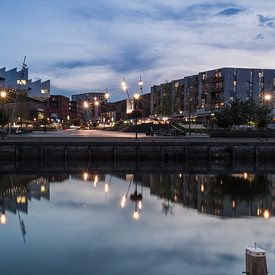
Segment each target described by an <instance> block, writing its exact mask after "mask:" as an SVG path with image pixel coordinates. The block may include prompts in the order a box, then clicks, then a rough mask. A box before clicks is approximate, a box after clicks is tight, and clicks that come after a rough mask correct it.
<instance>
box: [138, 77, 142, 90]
mask: <svg viewBox="0 0 275 275" xmlns="http://www.w3.org/2000/svg"><path fill="white" fill-rule="evenodd" d="M138 86H139V90H140V94H141V95H142V94H143V81H142V79H141V75H140V76H139V82H138Z"/></svg>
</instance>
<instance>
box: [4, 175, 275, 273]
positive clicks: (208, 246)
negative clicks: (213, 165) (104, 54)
mask: <svg viewBox="0 0 275 275" xmlns="http://www.w3.org/2000/svg"><path fill="white" fill-rule="evenodd" d="M0 180H1V186H0V188H1V200H0V201H1V207H2V215H1V224H0V244H1V257H0V266H1V274H4V275H13V274H14V275H19V274H22V275H25V274H26V275H31V274H33V275H40V274H41V275H42V274H43V275H44V274H58V275H60V274H66V275H75V274H138V275H140V274H158V275H159V274H188V275H189V274H198V275H202V274H207V275H215V274H217V275H220V274H228V275H232V274H241V272H242V271H244V249H245V247H247V246H253V245H254V242H257V243H258V245H259V246H260V247H262V248H264V249H266V250H267V255H268V258H267V261H268V270H269V272H270V274H274V272H275V261H274V259H275V257H274V256H275V250H274V248H275V238H274V237H275V231H274V228H275V227H274V226H275V220H274V218H273V217H272V216H273V214H275V201H274V200H275V175H272V174H263V173H262V174H249V173H246V172H243V173H238V174H229V175H228V174H224V175H223V174H219V175H217V174H200V173H198V174H194V173H192V174H186V173H182V172H180V171H177V172H173V173H172V174H171V173H167V172H166V173H162V172H158V173H152V174H148V173H145V174H143V173H140V172H139V173H128V172H126V171H125V172H123V173H122V172H120V173H112V172H110V173H106V174H96V173H95V172H93V171H79V172H78V173H75V174H62V173H61V174H60V173H58V174H56V173H47V174H35V172H32V173H31V174H30V173H27V174H26V173H25V174H24V175H20V174H18V172H17V173H16V174H7V173H5V174H2V175H1V177H0Z"/></svg>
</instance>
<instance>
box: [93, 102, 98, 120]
mask: <svg viewBox="0 0 275 275" xmlns="http://www.w3.org/2000/svg"><path fill="white" fill-rule="evenodd" d="M94 105H95V121H96V123H97V120H98V115H99V112H98V111H99V110H98V108H99V101H98V100H97V99H95V101H94Z"/></svg>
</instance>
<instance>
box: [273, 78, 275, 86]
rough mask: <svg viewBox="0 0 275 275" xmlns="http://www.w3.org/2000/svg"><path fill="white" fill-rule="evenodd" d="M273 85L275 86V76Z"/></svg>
mask: <svg viewBox="0 0 275 275" xmlns="http://www.w3.org/2000/svg"><path fill="white" fill-rule="evenodd" d="M273 87H275V78H273Z"/></svg>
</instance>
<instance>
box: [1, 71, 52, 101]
mask: <svg viewBox="0 0 275 275" xmlns="http://www.w3.org/2000/svg"><path fill="white" fill-rule="evenodd" d="M50 85H51V84H50V80H47V81H44V82H42V81H41V79H38V80H35V81H32V79H29V73H28V68H24V69H23V70H19V71H17V68H14V69H11V70H6V68H0V88H2V89H7V90H18V91H24V92H27V97H30V98H34V99H38V100H40V101H45V100H47V99H48V98H49V97H50Z"/></svg>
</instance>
